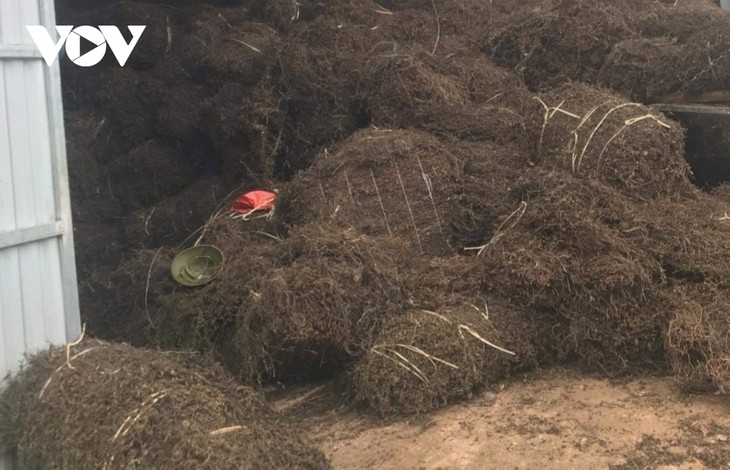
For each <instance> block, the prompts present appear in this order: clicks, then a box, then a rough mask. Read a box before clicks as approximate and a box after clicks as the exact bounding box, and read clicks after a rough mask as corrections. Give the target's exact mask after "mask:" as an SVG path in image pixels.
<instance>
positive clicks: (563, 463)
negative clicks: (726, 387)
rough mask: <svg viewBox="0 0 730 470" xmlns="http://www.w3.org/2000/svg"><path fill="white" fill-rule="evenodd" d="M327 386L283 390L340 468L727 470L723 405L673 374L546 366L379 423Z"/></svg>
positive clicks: (284, 403)
mask: <svg viewBox="0 0 730 470" xmlns="http://www.w3.org/2000/svg"><path fill="white" fill-rule="evenodd" d="M337 396H338V394H337V392H336V390H335V387H334V386H332V385H329V384H328V385H319V386H311V387H308V388H306V389H297V390H295V391H289V392H285V393H283V395H282V396H279V397H277V398H276V399H275V400H274V407H275V408H277V409H279V410H280V411H281V412H282V413H283V414H284V415H285V416H286V417H287V418H289V419H292V420H295V421H297V422H298V423H300V424H303V425H304V427H305V429H306V430H308V434H309V435H310V436H311V437H313V438H314V440H315V442H316V443H317V444H318V445H319V446H320V447H321V448H322V450H323V451H324V452H325V453H326V454H327V456H328V457H329V458H330V459H331V460H332V464H333V467H334V468H339V469H368V470H372V469H419V470H426V469H434V470H435V469H485V468H494V469H532V468H541V469H568V468H571V469H572V468H575V469H583V468H594V469H597V468H606V469H613V470H630V469H642V470H643V469H664V470H668V469H683V470H690V469H692V470H694V469H730V399H729V398H728V397H727V396H725V397H721V396H700V395H693V394H691V393H689V392H687V391H686V390H682V389H681V388H680V387H679V386H678V385H677V384H676V383H675V382H674V381H673V380H672V379H671V378H662V377H649V378H641V379H634V380H624V381H615V380H613V381H612V380H606V379H595V378H589V377H585V376H581V375H580V374H579V373H577V372H573V371H566V370H553V371H547V372H540V373H537V374H534V375H532V376H529V377H523V378H519V379H513V380H512V381H509V382H506V383H504V384H503V386H502V387H500V389H499V390H494V391H488V392H484V393H483V394H482V395H481V396H478V397H475V399H474V400H472V401H470V402H469V403H467V404H462V405H456V406H452V407H448V408H445V409H443V410H441V411H439V412H436V413H433V414H430V415H423V416H420V417H417V418H413V419H411V420H410V421H405V420H398V421H392V422H384V421H377V420H374V419H373V418H372V417H368V416H365V415H362V414H359V413H358V412H357V411H355V410H348V409H346V407H344V406H343V405H341V404H338V403H337V401H338V400H337Z"/></svg>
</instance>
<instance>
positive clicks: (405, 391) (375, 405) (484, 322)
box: [350, 305, 513, 415]
mask: <svg viewBox="0 0 730 470" xmlns="http://www.w3.org/2000/svg"><path fill="white" fill-rule="evenodd" d="M480 308H482V307H481V306H480V307H476V306H471V305H460V306H456V307H453V308H448V309H443V310H440V311H439V312H433V311H429V310H414V311H411V312H408V313H407V314H406V315H405V316H403V317H399V318H395V319H393V320H392V321H391V322H389V323H387V324H386V325H384V327H383V329H382V332H381V334H380V335H379V336H378V337H377V339H376V341H375V343H374V344H373V346H372V348H371V349H370V350H369V351H368V354H367V355H366V356H365V357H364V358H363V360H361V361H360V362H358V363H357V364H356V365H355V367H354V369H353V371H352V372H351V374H350V381H351V386H352V388H353V390H354V393H355V394H356V397H357V399H358V400H359V401H363V402H365V403H367V404H368V405H369V406H370V407H371V408H372V409H373V410H374V411H376V412H378V413H380V414H384V415H388V414H396V413H418V412H425V411H429V410H431V409H434V408H437V407H440V406H444V405H445V404H448V403H451V402H453V401H456V400H460V399H463V398H465V397H468V396H470V395H471V394H472V393H473V392H475V391H476V390H477V388H478V387H480V386H483V385H485V384H492V383H494V382H495V381H497V380H499V379H501V378H503V377H504V376H505V375H506V374H507V372H508V370H509V357H510V356H512V354H513V353H512V352H511V351H509V350H507V349H505V347H504V341H505V338H504V336H503V335H502V334H501V333H500V332H499V331H498V330H497V329H496V328H495V327H494V326H493V325H492V323H491V321H490V319H489V317H488V316H487V315H491V314H497V315H500V314H502V312H501V311H500V310H499V309H497V310H496V311H494V310H493V309H491V310H492V312H486V311H483V310H480Z"/></svg>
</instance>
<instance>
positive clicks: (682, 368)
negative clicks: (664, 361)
mask: <svg viewBox="0 0 730 470" xmlns="http://www.w3.org/2000/svg"><path fill="white" fill-rule="evenodd" d="M725 280H727V279H725ZM671 293H672V298H673V301H674V305H673V307H674V310H673V316H672V321H671V323H670V324H669V329H668V333H667V340H666V341H667V353H668V355H669V360H670V362H671V365H672V370H673V372H674V375H675V376H676V377H677V378H678V379H679V380H680V381H681V382H682V383H683V384H684V385H686V386H688V387H690V388H691V389H693V390H696V391H719V392H720V393H730V316H729V315H728V312H730V302H728V290H727V287H726V286H724V285H717V284H714V283H710V282H708V283H701V284H699V283H695V284H690V283H682V284H679V285H677V286H675V287H674V288H673V289H672V291H671Z"/></svg>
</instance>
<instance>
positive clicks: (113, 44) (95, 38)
mask: <svg viewBox="0 0 730 470" xmlns="http://www.w3.org/2000/svg"><path fill="white" fill-rule="evenodd" d="M127 28H128V29H129V32H130V33H132V40H131V41H130V42H127V41H126V40H125V39H124V36H122V33H121V31H119V28H117V27H116V26H99V27H98V29H97V28H95V27H93V26H78V27H76V28H74V27H73V26H56V31H58V35H59V40H58V41H57V42H56V41H54V40H53V39H52V38H51V35H50V34H49V33H48V30H47V29H46V27H45V26H26V29H27V30H28V32H29V33H30V35H31V37H32V38H33V41H35V44H36V46H38V50H40V51H41V54H42V55H43V59H45V61H46V63H47V64H48V65H49V66H51V65H53V62H55V60H56V57H58V54H59V53H60V52H61V48H63V46H64V44H65V45H66V55H67V56H68V58H69V59H71V61H72V62H73V63H74V64H76V65H78V66H80V67H92V66H94V65H96V64H98V63H99V62H101V60H102V59H103V58H104V56H105V55H106V52H107V46H108V48H110V49H111V50H112V53H114V57H116V58H117V62H119V65H120V66H122V67H124V64H126V63H127V60H128V59H129V56H130V55H132V51H134V48H135V47H136V46H137V43H138V42H139V38H140V37H142V33H143V32H144V30H145V28H146V26H127ZM81 38H84V39H86V40H87V41H89V42H90V43H92V44H94V45H95V46H96V47H94V48H93V49H91V50H90V51H88V52H86V53H85V54H83V55H82V54H81Z"/></svg>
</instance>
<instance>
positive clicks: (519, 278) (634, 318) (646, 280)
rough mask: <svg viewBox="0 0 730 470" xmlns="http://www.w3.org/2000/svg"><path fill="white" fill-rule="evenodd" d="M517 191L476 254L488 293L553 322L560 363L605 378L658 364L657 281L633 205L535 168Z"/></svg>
mask: <svg viewBox="0 0 730 470" xmlns="http://www.w3.org/2000/svg"><path fill="white" fill-rule="evenodd" d="M517 187H518V190H517V191H515V195H516V198H515V202H514V204H515V207H517V208H518V210H516V211H515V212H514V213H513V214H511V215H510V216H509V217H508V218H505V223H504V225H503V226H501V227H500V230H498V231H497V232H496V233H494V234H492V235H491V236H490V238H488V239H487V240H486V243H485V247H484V250H483V252H482V253H481V255H480V258H481V259H482V260H483V263H484V269H485V275H484V276H485V279H486V284H487V286H486V287H487V289H488V290H489V291H491V292H493V293H494V294H495V295H499V296H500V297H502V298H505V299H509V300H510V301H511V302H513V303H514V304H516V305H522V306H525V307H528V308H532V309H536V310H537V311H542V312H544V313H545V314H550V313H556V314H558V315H560V317H562V318H563V321H562V324H563V325H564V327H563V326H562V325H561V324H560V323H561V322H555V324H556V328H555V329H554V336H555V338H554V341H553V347H554V350H555V351H556V353H557V354H558V355H559V356H560V357H562V358H563V359H565V358H568V357H571V356H575V355H577V356H578V357H579V358H580V359H581V361H582V362H583V363H584V364H585V365H587V366H589V367H599V368H601V369H603V370H604V371H605V372H607V373H610V374H614V373H622V372H624V371H626V370H628V369H631V368H635V367H644V366H647V365H648V366H652V365H653V364H656V363H660V362H661V357H660V356H657V353H658V352H660V350H661V343H662V336H661V335H662V331H663V327H664V325H665V324H666V318H665V315H664V314H663V313H662V312H663V310H662V305H661V298H660V296H659V294H658V293H657V286H660V285H661V283H662V282H663V276H664V273H663V270H662V266H661V264H660V262H659V261H658V260H657V259H655V258H654V257H653V256H652V254H651V253H649V252H647V250H646V247H645V246H646V243H647V239H646V238H644V237H645V236H646V234H644V233H642V232H638V233H637V227H641V224H642V216H641V213H640V212H638V211H640V209H641V206H640V204H638V203H636V202H634V201H632V200H631V199H630V198H627V197H626V196H625V195H624V194H622V193H621V192H619V191H617V190H616V189H613V188H611V187H608V186H605V185H603V184H601V183H600V182H598V181H595V180H592V179H578V178H575V177H573V176H571V175H569V174H565V173H563V172H551V171H544V170H541V169H535V170H533V171H531V172H530V173H528V174H527V175H526V176H525V177H524V178H522V179H521V180H520V181H519V182H518V183H517Z"/></svg>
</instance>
